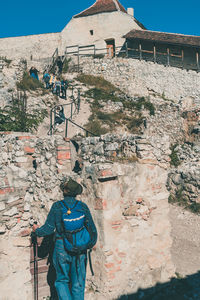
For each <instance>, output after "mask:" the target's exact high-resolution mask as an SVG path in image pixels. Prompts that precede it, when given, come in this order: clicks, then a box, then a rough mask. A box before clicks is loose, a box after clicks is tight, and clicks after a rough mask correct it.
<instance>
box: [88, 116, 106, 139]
mask: <svg viewBox="0 0 200 300" xmlns="http://www.w3.org/2000/svg"><path fill="white" fill-rule="evenodd" d="M84 127H85V129H87V130H88V131H90V132H92V133H93V134H95V135H98V136H100V135H102V134H105V133H107V132H108V129H106V128H105V127H103V126H102V124H101V123H100V122H99V121H98V120H91V121H89V122H88V123H87V124H86V125H85V126H84Z"/></svg>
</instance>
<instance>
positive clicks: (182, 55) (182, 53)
mask: <svg viewBox="0 0 200 300" xmlns="http://www.w3.org/2000/svg"><path fill="white" fill-rule="evenodd" d="M181 60H182V68H183V69H184V50H183V49H181Z"/></svg>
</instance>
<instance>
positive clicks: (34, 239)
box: [31, 232, 38, 300]
mask: <svg viewBox="0 0 200 300" xmlns="http://www.w3.org/2000/svg"><path fill="white" fill-rule="evenodd" d="M31 244H32V245H33V255H34V300H38V261H37V253H38V243H37V236H36V233H35V232H32V233H31Z"/></svg>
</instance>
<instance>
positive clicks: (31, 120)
mask: <svg viewBox="0 0 200 300" xmlns="http://www.w3.org/2000/svg"><path fill="white" fill-rule="evenodd" d="M46 116H47V111H46V110H44V109H43V110H36V109H35V110H33V111H32V112H31V113H28V112H27V107H26V101H24V99H21V98H20V99H18V100H17V101H16V100H15V101H13V102H12V104H11V105H10V106H6V107H4V108H3V109H0V131H21V132H29V131H32V130H34V129H37V128H38V126H39V124H40V123H41V122H42V121H43V119H44V118H45V117H46Z"/></svg>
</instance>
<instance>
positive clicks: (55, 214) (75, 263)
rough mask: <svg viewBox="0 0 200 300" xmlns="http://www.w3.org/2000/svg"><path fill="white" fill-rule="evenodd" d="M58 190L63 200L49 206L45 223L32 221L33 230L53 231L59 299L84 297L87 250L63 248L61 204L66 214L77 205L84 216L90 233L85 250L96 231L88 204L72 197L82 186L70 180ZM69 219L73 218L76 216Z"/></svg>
mask: <svg viewBox="0 0 200 300" xmlns="http://www.w3.org/2000/svg"><path fill="white" fill-rule="evenodd" d="M61 189H62V191H63V195H64V201H57V202H55V203H54V204H53V205H52V207H51V210H50V212H49V214H48V216H47V219H46V222H45V224H44V225H43V226H41V227H40V228H39V227H38V225H36V224H34V225H33V231H34V232H35V233H36V235H37V236H39V237H44V236H47V235H50V234H52V233H53V232H55V240H56V242H55V248H54V253H53V263H54V267H55V269H56V282H55V287H56V290H57V293H58V297H59V300H84V289H85V279H86V264H87V250H86V249H84V250H83V251H79V252H73V251H71V252H69V251H67V250H66V247H65V243H64V237H65V238H66V236H65V233H64V228H63V205H64V206H66V207H67V209H68V210H67V213H66V215H67V214H68V215H71V216H73V210H75V206H78V207H79V212H80V211H81V212H82V214H83V215H84V220H85V221H84V224H85V227H86V228H87V230H88V232H89V235H90V241H89V243H88V244H87V249H91V248H92V247H93V246H94V245H95V244H96V241H97V230H96V227H95V224H94V222H93V219H92V216H91V213H90V210H89V208H88V207H87V205H86V204H85V203H83V202H82V201H77V200H76V199H75V197H76V196H77V195H80V194H81V193H82V190H83V188H82V186H81V185H80V184H79V183H77V182H76V181H74V180H72V179H70V180H69V181H68V182H66V183H64V184H62V185H61ZM63 202H64V203H63ZM77 203H78V205H77ZM71 220H72V221H74V220H76V219H74V220H73V219H71ZM71 220H70V223H71ZM69 236H70V234H68V235H67V238H68V237H69ZM69 241H70V239H69Z"/></svg>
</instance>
